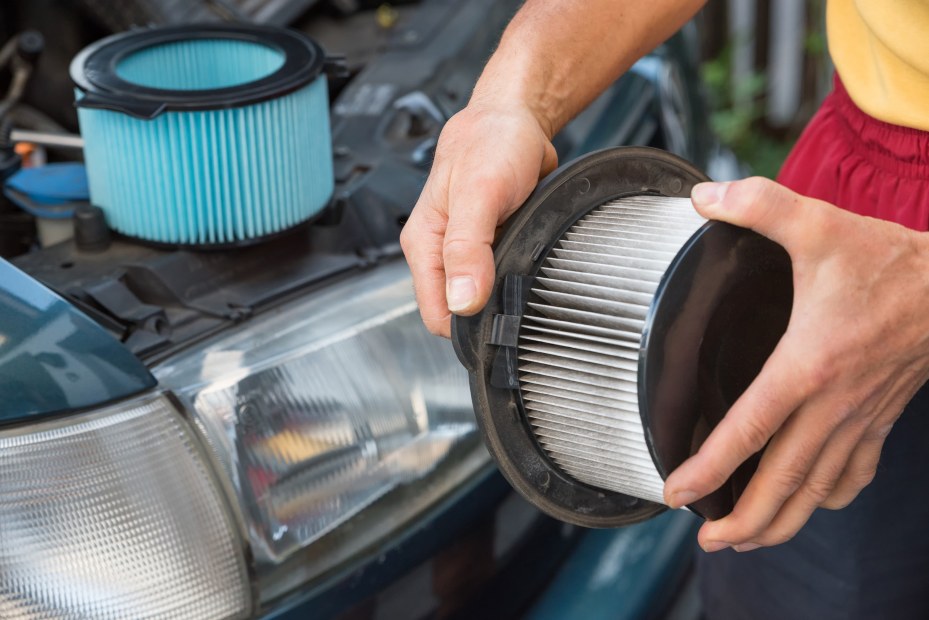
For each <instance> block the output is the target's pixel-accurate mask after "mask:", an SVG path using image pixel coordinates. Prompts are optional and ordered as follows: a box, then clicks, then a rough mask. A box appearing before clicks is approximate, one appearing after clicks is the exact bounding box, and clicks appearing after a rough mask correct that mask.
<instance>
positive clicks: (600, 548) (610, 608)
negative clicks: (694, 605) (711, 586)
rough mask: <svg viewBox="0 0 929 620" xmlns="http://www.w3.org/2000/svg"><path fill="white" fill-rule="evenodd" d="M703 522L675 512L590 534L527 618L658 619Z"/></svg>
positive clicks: (691, 551)
mask: <svg viewBox="0 0 929 620" xmlns="http://www.w3.org/2000/svg"><path fill="white" fill-rule="evenodd" d="M700 523H701V521H700V520H699V519H698V518H697V517H696V516H694V515H693V514H691V513H688V512H685V511H681V510H676V511H671V512H666V513H664V514H662V515H659V516H658V517H655V518H654V519H651V520H649V521H645V522H643V523H638V524H636V525H631V526H629V527H624V528H621V529H616V530H591V531H590V532H589V533H588V534H587V535H586V536H585V538H584V539H583V540H582V541H581V543H580V544H579V545H578V547H577V549H576V550H575V551H574V553H573V554H572V555H571V556H570V557H569V558H568V560H567V561H566V562H565V563H564V564H563V566H562V568H561V570H560V571H559V573H558V575H557V576H556V577H555V579H554V580H553V581H552V582H551V584H550V585H549V586H548V588H547V589H546V591H545V593H544V594H543V595H542V596H541V597H540V598H539V599H538V600H537V601H536V603H535V605H534V606H533V607H532V609H531V610H530V611H529V613H528V614H526V619H527V620H563V619H564V618H584V620H600V619H604V620H605V619H607V618H609V619H610V620H640V619H642V618H652V617H656V616H658V615H659V614H660V613H661V612H662V611H663V608H664V607H665V606H667V605H668V604H669V603H670V602H671V601H672V600H673V598H674V595H675V590H676V589H677V587H678V586H679V584H680V583H681V579H682V577H683V573H684V572H685V571H686V570H687V568H688V566H689V565H690V558H691V556H692V554H693V550H694V538H695V536H696V531H697V528H698V527H699V525H700Z"/></svg>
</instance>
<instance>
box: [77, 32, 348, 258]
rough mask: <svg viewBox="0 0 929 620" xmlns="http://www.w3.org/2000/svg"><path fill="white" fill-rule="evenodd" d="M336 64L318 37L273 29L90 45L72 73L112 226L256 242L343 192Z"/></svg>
mask: <svg viewBox="0 0 929 620" xmlns="http://www.w3.org/2000/svg"><path fill="white" fill-rule="evenodd" d="M326 66H327V60H326V57H325V54H324V52H323V50H322V48H321V47H319V45H317V44H316V43H315V42H313V41H312V40H310V39H308V38H306V37H304V36H302V35H301V34H299V33H297V32H295V31H291V30H285V29H279V28H272V27H267V26H255V25H235V26H204V25H195V26H177V27H172V28H161V29H150V30H143V31H134V32H127V33H123V34H119V35H114V36H112V37H108V38H106V39H104V40H102V41H99V42H98V43H95V44H93V45H91V46H90V47H88V48H86V49H85V50H84V51H82V52H81V53H80V54H78V56H77V57H76V58H75V59H74V62H73V63H72V65H71V77H72V79H73V80H74V82H75V84H76V85H77V89H78V95H77V107H78V119H79V122H80V125H81V133H82V135H83V136H84V157H85V161H86V165H87V175H88V183H89V186H90V196H91V200H92V202H93V203H94V204H95V205H96V206H99V207H100V208H102V209H103V210H104V212H105V213H106V216H107V220H108V222H109V225H110V226H111V227H112V228H113V229H114V230H116V231H118V232H120V233H122V234H124V235H128V236H131V237H135V238H138V239H142V240H145V241H150V242H157V243H163V244H169V245H185V246H215V245H217V244H220V245H222V244H227V245H228V244H237V243H250V242H254V241H256V240H260V239H261V238H263V237H267V236H268V235H273V234H275V233H279V232H281V231H282V230H286V229H287V228H290V227H293V226H295V225H297V224H300V223H302V222H305V221H306V220H308V219H310V218H312V217H313V216H315V215H316V214H317V213H319V212H320V211H321V210H322V209H323V208H324V207H325V206H326V204H327V203H328V201H329V198H330V196H331V195H332V189H333V178H332V155H331V146H330V131H329V115H328V105H329V99H328V94H327V82H326V76H325V74H324V68H325V67H326ZM328 66H330V67H332V66H334V65H333V64H332V63H329V65H328Z"/></svg>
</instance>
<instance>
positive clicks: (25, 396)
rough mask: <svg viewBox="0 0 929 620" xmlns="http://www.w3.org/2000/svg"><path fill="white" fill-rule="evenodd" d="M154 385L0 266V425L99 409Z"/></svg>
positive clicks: (78, 315) (106, 342)
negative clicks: (91, 408) (51, 415)
mask: <svg viewBox="0 0 929 620" xmlns="http://www.w3.org/2000/svg"><path fill="white" fill-rule="evenodd" d="M155 384H156V381H155V378H154V377H153V376H152V375H151V373H150V372H149V371H148V369H147V368H146V367H145V365H144V364H143V363H142V362H141V361H139V359H138V358H136V357H135V356H134V355H132V353H130V352H129V350H128V349H126V348H125V347H124V346H123V345H122V344H121V343H120V342H119V341H117V340H116V339H115V338H113V337H112V336H111V335H110V334H109V333H107V332H106V331H104V329H103V328H101V327H100V326H99V325H97V324H96V323H94V322H93V321H92V320H91V319H90V318H88V317H87V316H86V315H85V314H83V313H82V312H80V311H78V310H77V309H76V308H75V307H74V306H72V305H71V304H69V303H68V302H67V301H65V300H64V299H62V298H61V297H59V296H58V295H56V294H55V293H53V292H52V291H50V290H49V289H47V288H45V287H44V286H42V285H41V284H39V282H38V281H36V280H34V279H33V278H31V277H29V276H28V275H26V274H25V273H23V272H22V271H20V270H19V269H17V268H15V267H13V265H11V264H10V263H8V262H6V261H4V260H3V259H0V425H3V424H9V423H13V422H19V421H23V420H28V419H35V418H37V417H40V416H44V415H50V414H62V413H67V412H69V411H78V410H82V409H87V408H89V407H96V406H99V405H103V404H105V403H108V402H111V401H114V400H118V399H122V398H126V397H127V396H131V395H133V394H136V393H138V392H141V391H143V390H146V389H149V388H151V387H153V386H154V385H155Z"/></svg>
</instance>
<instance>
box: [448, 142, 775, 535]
mask: <svg viewBox="0 0 929 620" xmlns="http://www.w3.org/2000/svg"><path fill="white" fill-rule="evenodd" d="M705 180H708V179H707V178H706V177H705V176H704V175H703V174H701V173H700V172H699V171H697V170H696V169H695V168H694V167H693V166H691V165H690V164H689V163H687V162H685V161H683V160H681V159H679V158H677V157H675V156H673V155H670V154H668V153H665V152H663V151H659V150H655V149H648V148H620V149H610V150H606V151H601V152H598V153H593V154H591V155H588V156H586V157H583V158H581V159H579V160H577V161H575V162H573V163H571V164H568V165H566V166H564V167H562V168H560V169H558V170H557V171H555V172H554V173H553V174H552V175H551V176H549V177H548V178H547V179H545V180H544V181H543V182H542V183H541V184H540V186H539V187H538V188H537V189H536V191H535V192H534V193H533V195H532V196H531V197H530V198H529V200H528V201H527V202H526V204H525V205H523V207H522V208H521V209H520V210H519V211H518V212H517V214H516V215H515V216H514V218H513V220H512V221H511V222H510V224H509V226H508V228H507V229H506V231H505V232H504V234H503V235H502V237H501V238H500V240H499V242H498V244H497V246H496V248H495V251H494V256H495V262H496V270H497V279H496V282H495V286H494V292H493V295H492V297H491V299H490V302H489V303H488V305H487V306H486V307H485V309H484V310H483V311H482V312H481V313H480V314H477V315H475V316H473V317H455V318H454V319H453V323H452V332H453V336H452V340H453V342H454V343H455V347H456V350H457V351H458V355H459V357H460V359H461V360H462V362H463V363H464V365H465V366H466V367H467V368H468V371H469V372H470V374H471V390H472V396H473V399H474V404H475V410H476V412H477V415H478V420H479V422H480V425H481V429H482V432H483V434H484V439H485V441H486V443H487V446H488V448H489V450H490V453H491V454H492V455H493V456H494V458H495V459H496V461H497V463H498V465H499V466H500V469H501V471H502V472H503V474H504V475H505V476H506V477H507V479H508V480H509V481H510V482H511V483H512V484H513V486H514V487H515V488H516V489H517V490H519V491H520V492H521V493H522V494H523V495H524V496H525V497H527V498H528V499H529V500H530V501H531V502H533V503H534V504H535V505H536V506H538V507H539V508H541V509H542V510H544V511H545V512H547V513H549V514H551V515H553V516H555V517H557V518H559V519H562V520H564V521H569V522H572V523H576V524H579V525H585V526H590V527H611V526H619V525H625V524H628V523H633V522H636V521H639V520H642V519H645V518H648V517H650V516H652V515H655V514H657V513H658V512H660V511H661V510H663V509H664V506H663V505H662V504H661V502H662V501H663V500H662V489H663V485H664V479H665V478H666V477H667V475H668V474H670V472H671V471H673V470H674V469H675V468H676V467H677V466H678V465H680V464H681V463H682V462H683V461H684V460H686V459H687V458H688V457H690V456H691V455H692V454H694V452H696V450H697V449H698V448H699V447H700V445H701V444H702V442H703V440H704V439H705V438H706V437H707V435H708V434H709V432H710V431H711V430H712V429H713V428H714V427H715V426H716V424H717V423H718V422H719V421H720V420H721V419H722V417H723V416H724V415H725V414H726V412H727V411H728V410H729V408H730V406H731V405H732V404H733V403H734V402H735V400H736V399H737V398H738V397H739V396H740V395H741V394H742V392H743V391H744V390H745V388H747V387H748V385H749V384H750V383H751V381H752V380H753V379H754V378H755V376H757V374H758V372H759V371H760V370H761V367H762V365H763V364H764V362H765V360H766V359H767V358H768V356H769V355H770V353H771V351H773V349H774V347H775V345H776V344H777V342H778V340H779V339H780V337H781V335H782V334H783V333H784V330H785V329H786V327H787V321H788V319H789V317H790V308H791V303H792V298H793V285H792V273H791V264H790V258H789V256H788V255H787V253H786V252H785V251H784V249H783V248H782V247H781V246H779V245H777V244H776V243H774V242H772V241H770V240H768V239H766V238H764V237H762V236H760V235H758V234H756V233H754V232H752V231H749V230H746V229H742V228H738V227H735V226H731V225H729V224H724V223H721V222H707V221H706V220H704V219H702V218H701V217H700V216H699V215H698V214H697V213H696V212H695V211H694V209H693V206H692V205H691V203H690V199H689V198H688V197H689V195H690V190H691V188H692V187H693V186H694V185H695V184H696V183H698V182H701V181H705ZM756 466H757V457H756V458H755V459H754V460H751V461H749V462H747V463H746V464H745V465H743V466H742V467H741V468H740V469H739V471H738V472H736V474H735V475H734V476H733V477H732V478H731V479H730V480H729V481H728V483H727V484H726V485H724V486H723V487H722V488H720V489H719V490H718V491H716V492H715V493H713V494H711V495H710V496H708V497H706V498H704V499H702V500H699V501H697V502H696V503H694V504H693V505H692V506H690V508H691V510H693V511H694V512H696V513H698V514H700V515H702V516H704V517H707V518H711V519H715V518H719V517H722V516H724V515H725V514H727V513H728V512H730V511H731V509H732V507H733V505H734V503H735V500H736V499H738V497H739V495H740V494H741V492H742V490H743V489H744V487H745V485H746V484H747V482H748V479H749V478H750V477H751V475H752V473H753V472H754V470H755V468H756Z"/></svg>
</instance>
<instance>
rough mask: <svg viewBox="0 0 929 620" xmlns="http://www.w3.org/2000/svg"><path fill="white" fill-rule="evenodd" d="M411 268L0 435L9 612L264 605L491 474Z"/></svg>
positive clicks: (206, 613) (269, 318)
mask: <svg viewBox="0 0 929 620" xmlns="http://www.w3.org/2000/svg"><path fill="white" fill-rule="evenodd" d="M410 280H411V278H410V274H409V270H408V268H407V267H406V265H405V264H404V263H402V262H401V261H395V262H393V263H388V264H384V265H381V266H379V267H376V268H374V269H371V270H369V271H366V272H363V273H361V274H358V273H355V274H353V275H352V276H351V277H347V278H344V279H343V280H341V281H339V282H336V283H334V284H332V285H330V286H328V287H326V288H324V289H322V290H317V291H314V292H313V293H312V294H307V295H304V296H303V297H301V298H300V299H297V300H295V301H292V302H290V303H289V304H286V305H283V306H281V307H280V308H278V309H276V310H271V311H268V312H266V313H263V314H261V315H258V316H256V317H255V318H253V319H252V320H250V321H248V322H246V323H243V324H241V325H239V326H237V327H236V328H235V329H231V330H228V331H226V332H224V333H221V334H219V335H217V336H216V337H214V338H213V339H212V340H209V341H205V342H202V343H200V344H198V345H197V346H195V347H192V348H190V349H188V350H186V351H184V352H182V353H180V354H179V355H178V356H176V357H174V358H171V359H168V360H166V361H165V362H164V363H162V364H161V365H160V366H159V367H158V368H155V369H154V372H155V375H156V376H157V377H158V378H159V381H160V387H159V388H158V390H159V391H157V392H155V393H147V394H143V395H142V396H138V397H136V398H134V399H131V400H129V401H125V402H122V403H119V404H116V405H111V406H107V407H103V408H101V409H98V410H96V411H93V412H89V413H82V414H78V415H71V416H66V417H62V418H59V419H55V420H48V421H42V422H38V423H26V424H22V425H20V426H16V427H9V428H5V429H4V428H0V618H4V619H6V618H11V619H13V618H15V619H17V620H19V619H22V620H27V619H28V620H31V619H40V618H41V619H44V618H53V617H54V618H57V617H82V618H84V617H86V618H170V619H172V620H175V619H183V618H191V619H197V620H201V619H212V618H243V617H251V616H252V615H254V614H255V613H256V612H263V611H267V610H269V609H271V607H273V605H274V604H275V603H274V601H276V600H277V599H279V598H280V597H282V596H283V595H285V594H287V593H288V592H292V591H294V590H295V589H296V588H298V587H300V586H301V585H304V584H307V582H309V581H311V580H313V578H314V577H317V576H320V575H322V574H324V573H326V572H327V571H328V570H329V569H332V568H333V567H335V566H336V565H339V564H342V563H344V562H346V561H349V560H353V559H357V560H358V561H362V558H363V557H366V556H362V555H359V554H360V553H361V552H362V551H364V550H367V549H371V548H373V546H374V545H377V544H379V543H382V541H383V540H386V539H388V538H389V537H390V535H391V534H394V533H396V532H397V531H398V529H400V528H403V527H404V526H405V525H407V524H408V523H409V522H411V520H413V519H416V518H417V517H418V516H420V515H422V514H423V512H424V511H425V510H427V509H428V508H429V507H430V506H433V505H435V504H436V503H438V502H439V501H440V500H441V499H443V498H444V497H446V496H447V495H448V493H450V492H451V491H453V490H454V489H456V488H458V487H459V486H460V485H461V484H462V483H463V482H465V481H466V480H468V479H469V478H470V477H472V476H473V475H474V474H475V473H476V472H478V471H479V470H481V471H484V470H485V468H487V467H489V466H490V465H489V456H488V454H487V453H486V451H485V450H484V448H483V445H482V444H481V442H480V440H479V438H478V435H477V432H476V422H475V418H474V413H473V409H472V406H471V399H470V395H469V392H468V385H467V377H466V374H465V371H464V369H463V368H461V366H460V364H459V363H458V361H457V359H456V358H455V355H454V352H453V350H452V347H451V344H450V343H449V342H448V341H446V340H443V339H441V338H435V337H433V336H430V335H429V334H428V333H427V332H426V330H425V328H424V327H423V326H422V323H421V321H420V319H419V315H418V312H417V310H416V305H415V302H414V299H413V294H412V287H411V281H410ZM0 406H2V405H0ZM269 601H271V603H270V605H269V604H268V603H269Z"/></svg>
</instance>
